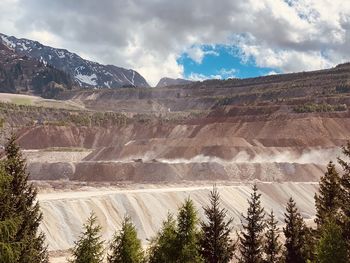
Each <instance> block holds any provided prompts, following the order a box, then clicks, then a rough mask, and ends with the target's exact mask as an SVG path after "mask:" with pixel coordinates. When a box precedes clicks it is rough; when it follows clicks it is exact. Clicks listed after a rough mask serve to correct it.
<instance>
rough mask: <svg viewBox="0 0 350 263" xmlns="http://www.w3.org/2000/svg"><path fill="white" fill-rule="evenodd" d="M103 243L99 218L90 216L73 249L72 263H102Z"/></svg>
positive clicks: (92, 214)
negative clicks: (98, 222)
mask: <svg viewBox="0 0 350 263" xmlns="http://www.w3.org/2000/svg"><path fill="white" fill-rule="evenodd" d="M103 254H104V249H103V241H102V240H101V226H100V225H98V224H97V217H96V216H95V214H94V213H91V214H90V217H89V218H88V219H87V221H86V223H85V224H84V230H83V232H82V234H81V236H80V238H79V240H78V241H76V242H75V246H74V248H73V249H72V256H73V258H72V259H71V260H70V261H69V262H70V263H101V262H103V258H104V255H103Z"/></svg>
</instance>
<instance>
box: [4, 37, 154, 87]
mask: <svg viewBox="0 0 350 263" xmlns="http://www.w3.org/2000/svg"><path fill="white" fill-rule="evenodd" d="M0 42H1V43H2V44H4V45H6V46H7V47H8V48H10V49H12V50H13V51H15V52H16V53H18V54H20V55H25V56H28V57H31V58H35V59H37V60H39V61H41V62H43V63H44V64H49V65H51V66H53V67H54V68H57V69H59V70H62V71H64V72H66V73H67V74H69V75H70V76H71V77H72V78H74V80H75V81H76V82H77V83H78V85H79V86H81V87H98V88H119V87H123V86H137V87H149V85H148V83H147V82H146V80H145V79H144V78H143V77H142V76H141V75H140V74H139V73H137V72H136V71H134V70H131V69H125V68H121V67H117V66H114V65H102V64H99V63H97V62H92V61H89V60H86V59H83V58H81V57H80V56H78V55H77V54H75V53H72V52H69V51H68V50H66V49H59V48H53V47H49V46H45V45H42V44H41V43H39V42H37V41H33V40H29V39H24V38H21V39H18V38H16V37H13V36H7V35H4V34H1V33H0Z"/></svg>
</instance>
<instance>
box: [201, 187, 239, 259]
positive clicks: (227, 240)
mask: <svg viewBox="0 0 350 263" xmlns="http://www.w3.org/2000/svg"><path fill="white" fill-rule="evenodd" d="M209 198H210V206H207V207H204V208H203V209H204V213H205V216H206V218H207V221H206V222H205V221H202V222H201V230H202V233H201V238H200V252H201V255H202V257H203V259H204V260H205V262H208V263H226V262H230V260H231V258H232V256H233V251H234V245H233V241H232V239H231V237H230V233H231V229H232V228H231V226H230V225H231V223H232V219H228V220H227V221H225V217H226V213H227V210H226V209H223V208H220V195H219V192H218V190H217V189H216V188H215V187H214V189H213V190H212V191H211V192H210V196H209Z"/></svg>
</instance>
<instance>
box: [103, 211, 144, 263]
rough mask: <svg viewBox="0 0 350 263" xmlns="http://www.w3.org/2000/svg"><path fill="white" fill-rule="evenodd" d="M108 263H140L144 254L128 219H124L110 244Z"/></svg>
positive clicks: (134, 229) (132, 225)
mask: <svg viewBox="0 0 350 263" xmlns="http://www.w3.org/2000/svg"><path fill="white" fill-rule="evenodd" d="M110 251H111V254H110V255H108V263H141V262H143V261H144V254H143V250H142V246H141V241H140V239H138V238H137V231H136V228H135V226H134V224H133V223H132V222H131V219H130V217H125V218H124V220H123V223H122V228H121V230H120V231H119V233H115V234H114V237H113V240H112V243H111V244H110Z"/></svg>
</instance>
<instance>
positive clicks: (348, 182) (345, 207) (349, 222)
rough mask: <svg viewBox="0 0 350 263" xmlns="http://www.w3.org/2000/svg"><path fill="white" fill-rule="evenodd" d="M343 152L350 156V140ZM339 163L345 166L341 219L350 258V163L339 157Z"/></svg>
mask: <svg viewBox="0 0 350 263" xmlns="http://www.w3.org/2000/svg"><path fill="white" fill-rule="evenodd" d="M343 154H344V155H345V156H346V157H347V158H349V157H350V142H348V144H347V145H346V146H345V147H343ZM338 161H339V164H340V165H341V166H342V167H343V169H344V173H343V175H342V177H341V202H340V209H341V211H340V213H341V216H340V221H341V226H342V231H343V236H344V238H345V240H346V242H347V248H348V257H349V260H350V164H349V163H348V162H346V161H344V160H342V159H340V158H338Z"/></svg>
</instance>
